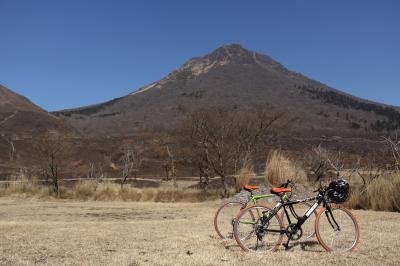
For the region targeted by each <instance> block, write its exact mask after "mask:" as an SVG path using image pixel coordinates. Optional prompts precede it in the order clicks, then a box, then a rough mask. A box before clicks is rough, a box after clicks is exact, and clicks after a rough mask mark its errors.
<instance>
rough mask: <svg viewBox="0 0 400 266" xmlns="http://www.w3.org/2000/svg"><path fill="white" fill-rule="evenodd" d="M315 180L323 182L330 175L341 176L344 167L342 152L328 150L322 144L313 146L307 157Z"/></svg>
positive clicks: (306, 159)
mask: <svg viewBox="0 0 400 266" xmlns="http://www.w3.org/2000/svg"><path fill="white" fill-rule="evenodd" d="M305 161H306V164H307V166H308V168H309V171H310V173H311V175H312V176H313V179H314V182H321V181H322V180H323V179H326V178H329V177H332V176H333V177H336V178H337V177H339V175H340V172H341V170H342V169H343V168H344V164H343V157H342V154H341V152H333V151H328V150H327V149H325V148H323V147H322V146H321V145H319V146H317V147H314V148H312V150H311V152H310V153H308V154H307V155H306V157H305Z"/></svg>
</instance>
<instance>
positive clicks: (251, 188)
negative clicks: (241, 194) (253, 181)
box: [243, 186, 258, 191]
mask: <svg viewBox="0 0 400 266" xmlns="http://www.w3.org/2000/svg"><path fill="white" fill-rule="evenodd" d="M257 188H258V186H244V187H243V189H244V190H246V191H253V190H255V189H257Z"/></svg>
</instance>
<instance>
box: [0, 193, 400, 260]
mask: <svg viewBox="0 0 400 266" xmlns="http://www.w3.org/2000/svg"><path fill="white" fill-rule="evenodd" d="M219 204H220V202H218V201H215V202H203V203H153V202H115V201H114V202H99V201H97V202H93V201H91V202H78V201H75V202H71V201H69V202H67V201H61V200H52V201H40V200H37V199H36V200H33V199H23V198H18V197H8V198H1V199H0V237H1V238H0V239H1V240H0V265H264V264H267V265H268V264H271V265H274V264H278V265H294V264H298V265H321V264H324V265H327V264H328V265H333V264H337V265H377V264H379V265H399V264H400V258H399V257H398V251H399V250H400V214H399V213H390V212H374V211H355V214H356V216H357V217H358V219H359V223H360V226H361V234H362V238H361V243H360V244H359V246H358V248H357V250H356V251H355V252H352V253H345V254H333V253H327V252H325V251H323V249H322V248H321V247H320V246H319V245H318V244H317V243H316V240H315V242H312V241H311V242H309V243H304V242H300V243H299V244H296V242H293V245H295V246H294V247H293V248H292V249H291V250H289V251H284V250H282V249H281V250H280V251H278V252H276V253H266V254H262V255H259V254H247V253H244V252H242V251H241V250H240V249H239V248H238V247H237V246H236V245H235V243H233V242H226V243H223V242H221V241H220V240H219V239H218V238H217V237H216V234H215V232H214V229H213V225H212V218H213V215H214V212H215V210H216V208H217V206H218V205H219Z"/></svg>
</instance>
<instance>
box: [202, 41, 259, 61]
mask: <svg viewBox="0 0 400 266" xmlns="http://www.w3.org/2000/svg"><path fill="white" fill-rule="evenodd" d="M253 53H254V52H250V51H249V50H246V49H244V48H243V47H242V46H241V45H240V44H227V45H223V46H221V47H219V48H217V49H215V50H214V51H213V52H212V53H211V54H209V55H208V56H209V57H211V58H212V59H215V60H218V59H224V58H234V57H243V56H245V57H246V56H251V55H252V54H253Z"/></svg>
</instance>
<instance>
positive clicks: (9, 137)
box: [1, 134, 17, 161]
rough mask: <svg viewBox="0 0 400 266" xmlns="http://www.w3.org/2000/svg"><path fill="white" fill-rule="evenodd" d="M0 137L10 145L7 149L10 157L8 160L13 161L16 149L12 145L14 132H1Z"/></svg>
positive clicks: (14, 137)
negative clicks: (8, 133) (9, 133)
mask: <svg viewBox="0 0 400 266" xmlns="http://www.w3.org/2000/svg"><path fill="white" fill-rule="evenodd" d="M1 138H2V139H3V140H5V141H6V142H7V143H8V145H9V147H10V148H9V151H8V157H9V158H10V161H13V160H14V159H15V156H16V154H17V149H16V147H15V145H14V141H15V139H16V136H15V135H14V134H12V135H6V134H1Z"/></svg>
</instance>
